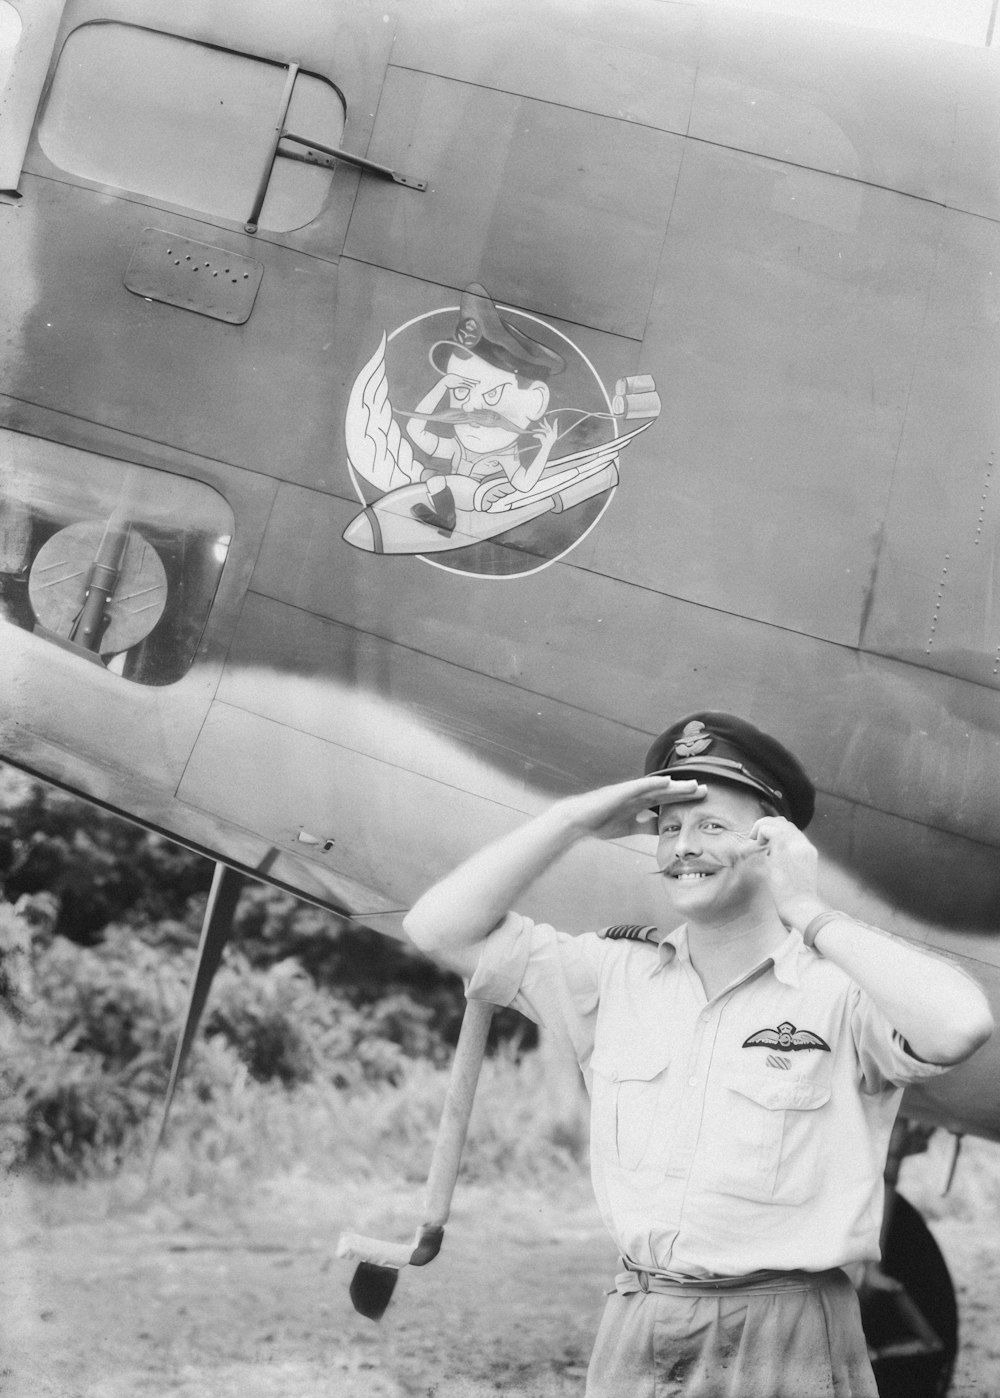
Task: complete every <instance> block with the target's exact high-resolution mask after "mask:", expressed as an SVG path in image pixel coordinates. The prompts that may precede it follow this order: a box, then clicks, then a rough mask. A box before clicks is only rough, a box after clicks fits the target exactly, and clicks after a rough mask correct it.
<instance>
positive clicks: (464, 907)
mask: <svg viewBox="0 0 1000 1398" xmlns="http://www.w3.org/2000/svg"><path fill="white" fill-rule="evenodd" d="M585 833H586V832H585V831H583V830H580V829H578V828H577V827H576V826H575V825H574V823H573V821H572V820H571V819H570V818H569V815H568V813H567V812H566V811H565V809H564V803H559V804H557V805H555V806H552V807H551V808H550V809H549V810H547V811H545V812H544V813H543V814H542V815H540V816H536V817H535V819H534V820H530V821H528V823H527V824H526V825H522V826H520V827H519V828H518V829H517V830H514V831H512V832H511V833H510V834H509V835H505V836H504V837H503V838H502V839H500V840H497V841H495V842H494V843H493V844H491V845H487V846H486V848H485V849H481V850H479V851H478V853H476V854H474V855H472V856H471V857H470V858H469V859H467V860H465V862H464V863H462V864H460V865H459V866H458V868H457V869H454V870H452V872H451V873H450V874H446V875H445V877H444V878H443V879H441V880H440V881H439V882H438V883H436V884H434V886H433V887H432V888H429V889H428V890H427V892H426V893H425V894H424V895H423V896H422V897H421V898H420V899H418V901H417V902H416V903H415V904H414V905H413V907H412V908H411V910H410V912H409V913H408V914H407V916H406V917H405V919H404V920H403V929H404V931H405V932H406V934H407V935H408V936H409V937H410V938H411V939H412V940H413V941H414V942H415V943H416V945H417V946H418V947H420V948H421V949H422V950H423V951H426V952H429V953H431V954H432V955H433V954H446V953H447V952H449V951H455V950H458V949H460V948H462V947H468V946H473V945H474V944H475V943H476V942H479V941H482V939H483V938H484V937H486V936H488V934H489V933H490V932H492V930H493V928H494V927H496V925H497V923H498V922H500V920H501V919H502V918H503V917H504V916H505V914H506V913H507V912H508V910H509V909H510V908H511V907H513V905H514V904H515V903H516V901H517V899H518V897H519V896H520V895H521V894H522V893H523V892H524V890H525V889H526V888H527V887H528V886H529V885H530V884H532V883H533V882H534V881H535V879H537V878H538V877H539V876H540V875H541V874H543V873H544V872H545V870H546V869H547V868H548V867H549V865H550V864H552V863H553V862H554V861H555V860H556V859H558V858H559V856H560V855H561V854H564V853H565V852H566V850H568V849H569V848H570V847H571V846H572V845H573V844H575V843H576V841H577V840H578V839H580V838H581V836H582V835H583V834H585Z"/></svg>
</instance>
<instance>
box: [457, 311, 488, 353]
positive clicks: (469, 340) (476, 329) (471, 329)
mask: <svg viewBox="0 0 1000 1398" xmlns="http://www.w3.org/2000/svg"><path fill="white" fill-rule="evenodd" d="M482 338H483V331H482V327H481V326H480V324H479V322H478V321H477V320H476V319H475V317H474V316H466V317H465V319H464V320H463V321H460V322H459V324H458V325H457V326H456V327H455V339H456V341H457V342H458V343H459V344H460V345H464V346H465V348H466V349H471V348H472V346H473V345H478V344H479V341H480V340H481V339H482Z"/></svg>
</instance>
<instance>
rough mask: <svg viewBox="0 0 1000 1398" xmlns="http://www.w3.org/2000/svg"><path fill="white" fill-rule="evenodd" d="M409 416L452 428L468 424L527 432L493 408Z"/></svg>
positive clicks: (445, 409)
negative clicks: (445, 424)
mask: <svg viewBox="0 0 1000 1398" xmlns="http://www.w3.org/2000/svg"><path fill="white" fill-rule="evenodd" d="M409 416H410V417H419V418H422V419H423V420H424V422H447V423H450V424H451V425H452V426H456V425H457V426H462V425H464V424H466V423H467V424H468V425H469V426H471V427H502V428H503V429H504V431H505V432H526V431H527V428H525V427H522V426H521V424H520V423H518V422H511V420H510V418H509V417H504V415H503V414H502V413H495V412H494V411H493V409H492V408H471V409H470V410H469V411H468V412H463V411H462V409H461V408H442V409H441V411H440V412H436V413H410V414H409Z"/></svg>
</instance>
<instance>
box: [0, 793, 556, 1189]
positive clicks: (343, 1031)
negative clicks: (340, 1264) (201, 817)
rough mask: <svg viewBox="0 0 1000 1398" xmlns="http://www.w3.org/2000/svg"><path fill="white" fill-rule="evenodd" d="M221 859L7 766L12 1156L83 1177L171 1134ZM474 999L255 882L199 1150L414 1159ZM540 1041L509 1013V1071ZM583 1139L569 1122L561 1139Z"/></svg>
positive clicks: (3, 831)
mask: <svg viewBox="0 0 1000 1398" xmlns="http://www.w3.org/2000/svg"><path fill="white" fill-rule="evenodd" d="M211 877H212V864H211V862H210V861H209V860H207V859H205V858H203V857H202V856H200V855H198V854H195V853H192V852H190V851H188V850H186V849H183V848H181V847H180V846H178V845H175V844H173V843H171V842H170V841H169V840H167V839H165V838H164V837H162V836H160V835H157V834H154V833H150V832H148V831H144V830H142V829H140V828H138V827H135V826H131V825H129V824H127V823H125V822H123V821H121V820H120V819H118V818H117V817H114V816H112V815H110V814H108V813H107V812H105V811H103V810H100V809H98V808H96V807H92V806H90V805H88V804H87V803H84V802H81V801H79V800H77V799H76V798H74V797H71V796H69V795H67V794H66V793H64V792H61V791H58V790H56V789H54V788H51V787H47V786H45V785H43V784H41V783H39V782H36V781H33V780H31V779H29V778H28V777H26V776H25V775H23V774H22V773H20V772H17V771H16V770H14V769H11V768H0V882H2V892H3V898H2V901H0V1025H2V1029H0V1032H2V1036H3V1044H2V1048H3V1054H2V1066H0V1075H2V1082H0V1087H2V1101H3V1106H2V1109H0V1164H3V1165H4V1166H6V1167H7V1168H12V1167H13V1168H19V1169H25V1170H28V1171H30V1172H31V1174H33V1175H34V1176H36V1177H38V1178H39V1179H42V1180H46V1179H47V1180H59V1179H63V1180H75V1179H81V1178H86V1177H92V1176H95V1175H101V1174H104V1175H107V1174H109V1173H114V1172H115V1171H116V1170H118V1169H119V1167H120V1166H121V1164H122V1162H123V1161H124V1160H125V1159H127V1158H128V1157H129V1156H134V1155H136V1154H137V1153H142V1152H143V1151H148V1150H149V1149H150V1147H151V1143H152V1139H153V1137H154V1135H155V1131H156V1129H157V1128H158V1124H159V1114H160V1110H161V1104H162V1102H163V1098H164V1093H165V1089H166V1084H167V1080H168V1077H169V1072H170V1065H171V1061H172V1058H173V1053H174V1047H175V1044H176V1040H177V1035H178V1032H179V1028H180V1024H181V1021H182V1018H183V1013H184V1007H185V1004H186V1001H187V996H188V991H189V986H190V984H191V980H192V977H193V974H194V965H195V954H196V948H197V942H198V936H199V931H200V925H201V919H202V914H203V911H204V906H205V901H206V897H207V892H208V888H209V885H210V882H211ZM463 1006H464V1000H463V996H462V991H461V986H460V983H459V981H458V979H457V978H456V977H453V976H450V975H447V974H445V973H442V972H440V971H438V970H437V969H436V968H434V967H433V966H432V965H431V964H430V963H429V962H427V961H426V960H425V959H424V958H422V957H418V956H417V955H415V954H413V953H411V952H410V951H409V950H408V949H407V948H406V947H404V946H402V945H400V944H398V943H395V942H392V941H390V940H388V939H387V938H384V937H382V936H379V935H377V934H375V933H371V932H368V931H366V930H365V929H359V928H357V927H355V926H353V925H352V924H351V923H349V922H348V921H347V920H345V919H341V918H338V917H337V916H335V915H334V914H331V913H328V912H325V911H323V910H321V909H318V908H315V907H313V906H311V905H308V904H305V903H303V902H301V901H299V900H298V899H296V898H294V897H293V896H292V895H290V894H288V893H286V892H283V891H282V890H279V889H274V888H270V887H267V886H265V885H262V884H248V886H247V887H246V888H245V889H244V891H243V893H242V895H241V898H240V902H239V905H238V908H237V913H236V918H235V924H234V929H233V935H232V938H231V941H230V945H229V947H228V948H227V950H226V953H225V957H224V961H223V964H222V967H221V968H220V970H219V972H218V973H217V975H216V978H215V982H214V985H213V988H212V992H211V995H210V998H209V1001H208V1005H207V1008H206V1011H205V1014H204V1016H203V1020H202V1028H201V1030H200V1032H199V1035H198V1037H197V1039H196V1041H195V1045H194V1048H193V1050H192V1053H191V1057H190V1059H189V1063H188V1066H187V1069H186V1072H185V1078H184V1082H183V1085H182V1088H181V1091H180V1092H179V1094H178V1098H177V1100H176V1104H175V1108H174V1113H173V1116H172V1124H171V1132H170V1136H171V1139H172V1140H175V1141H179V1142H180V1143H181V1149H180V1152H179V1154H180V1155H181V1156H183V1158H184V1159H185V1160H186V1162H187V1166H186V1168H187V1169H188V1170H189V1171H197V1169H198V1165H199V1162H201V1163H202V1164H206V1165H207V1164H209V1163H211V1162H215V1163H216V1164H218V1162H220V1161H222V1160H228V1161H229V1164H230V1168H232V1167H233V1163H234V1162H235V1161H238V1160H240V1159H242V1160H243V1163H244V1165H245V1166H246V1168H248V1169H249V1168H251V1164H252V1162H255V1163H256V1168H257V1169H258V1170H259V1169H261V1168H266V1166H267V1165H270V1167H272V1168H280V1167H282V1166H290V1165H291V1164H292V1163H293V1162H294V1161H295V1160H298V1161H301V1160H302V1159H303V1158H308V1156H309V1155H310V1153H312V1154H313V1155H317V1154H318V1153H319V1152H320V1151H322V1150H325V1151H327V1152H329V1151H333V1152H335V1153H337V1154H338V1155H340V1156H342V1155H343V1153H344V1151H345V1150H347V1151H348V1152H349V1153H350V1143H351V1142H354V1143H356V1144H357V1145H358V1146H359V1147H360V1149H359V1151H358V1152H357V1153H358V1154H360V1155H361V1156H362V1157H363V1158H362V1159H360V1160H358V1161H356V1162H354V1164H355V1167H356V1168H365V1165H364V1159H365V1158H367V1159H368V1161H369V1162H370V1161H373V1160H379V1161H381V1162H382V1163H383V1164H384V1165H387V1166H388V1165H389V1164H390V1163H391V1162H395V1165H396V1168H399V1167H400V1166H403V1167H404V1169H405V1167H406V1162H407V1161H412V1146H413V1144H414V1141H415V1140H418V1141H424V1140H429V1139H430V1136H431V1135H432V1133H433V1128H434V1124H435V1121H436V1112H437V1111H438V1110H439V1107H440V1099H441V1096H442V1094H443V1090H444V1078H445V1076H446V1074H445V1072H444V1070H445V1068H446V1066H447V1064H448V1063H449V1061H450V1057H451V1053H452V1048H453V1045H454V1042H455V1040H456V1038H457V1035H458V1029H459V1026H460V1023H461V1016H462V1011H463ZM532 1042H533V1031H532V1027H531V1026H529V1025H528V1024H527V1022H526V1021H524V1020H522V1019H521V1017H520V1016H517V1015H514V1014H513V1013H510V1012H505V1013H502V1014H500V1015H499V1016H498V1017H497V1022H496V1024H495V1028H494V1034H493V1049H494V1051H497V1050H499V1056H498V1057H497V1059H496V1061H495V1062H494V1064H493V1065H492V1069H491V1071H492V1073H493V1076H494V1079H495V1080H497V1078H498V1075H499V1077H503V1075H504V1074H505V1073H506V1074H507V1075H508V1076H509V1075H510V1074H511V1073H515V1072H516V1071H517V1070H518V1066H519V1061H520V1057H521V1049H522V1048H523V1047H525V1046H526V1045H529V1044H531V1043H532ZM404 1085H405V1088H406V1090H405V1092H403V1093H400V1092H399V1091H398V1089H400V1088H401V1087H403V1086H404ZM394 1089H396V1091H394ZM484 1090H487V1089H484ZM512 1096H517V1093H514V1094H512ZM529 1096H530V1094H529ZM521 1098H522V1101H523V1100H524V1099H523V1093H521ZM540 1115H543V1114H540ZM500 1116H501V1118H502V1120H503V1121H504V1122H505V1123H507V1128H508V1130H507V1137H508V1138H507V1140H506V1142H505V1143H503V1144H501V1143H500V1142H499V1140H498V1139H497V1138H496V1134H495V1132H491V1130H490V1129H485V1130H484V1131H483V1132H482V1133H481V1139H482V1148H483V1151H484V1157H483V1158H484V1160H490V1161H493V1162H494V1163H496V1161H497V1159H498V1158H503V1159H505V1160H506V1161H507V1162H508V1164H509V1162H510V1160H511V1159H513V1158H514V1157H515V1156H517V1154H518V1153H519V1152H522V1153H523V1152H531V1151H533V1150H534V1149H535V1147H536V1146H537V1143H535V1144H534V1145H533V1144H532V1135H533V1133H532V1131H531V1130H530V1129H529V1128H528V1125H527V1123H526V1122H525V1121H523V1120H521V1119H520V1113H518V1112H516V1111H512V1110H511V1107H510V1105H509V1104H507V1105H506V1106H505V1107H504V1109H503V1111H502V1113H500ZM539 1129H542V1128H539ZM536 1134H537V1133H536ZM543 1134H544V1132H543ZM550 1146H551V1150H550V1149H549V1147H550ZM567 1151H568V1154H569V1155H570V1156H572V1155H573V1154H574V1153H575V1150H574V1143H573V1142H567V1141H565V1140H560V1139H558V1132H556V1133H555V1136H554V1138H553V1139H552V1141H550V1142H548V1143H544V1142H543V1143H542V1148H541V1156H542V1157H543V1158H544V1157H545V1155H546V1152H548V1153H549V1154H552V1155H553V1157H554V1158H562V1155H563V1154H566V1153H567ZM401 1155H402V1157H403V1158H402V1159H400V1156H401ZM424 1163H425V1162H424ZM369 1168H370V1166H369ZM410 1168H413V1167H412V1164H410Z"/></svg>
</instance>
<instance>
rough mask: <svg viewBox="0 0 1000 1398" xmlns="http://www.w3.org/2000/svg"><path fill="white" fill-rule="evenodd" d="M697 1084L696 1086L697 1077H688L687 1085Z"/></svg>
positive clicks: (693, 1085) (694, 1085)
mask: <svg viewBox="0 0 1000 1398" xmlns="http://www.w3.org/2000/svg"><path fill="white" fill-rule="evenodd" d="M697 1086H698V1079H697V1078H688V1087H697Z"/></svg>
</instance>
